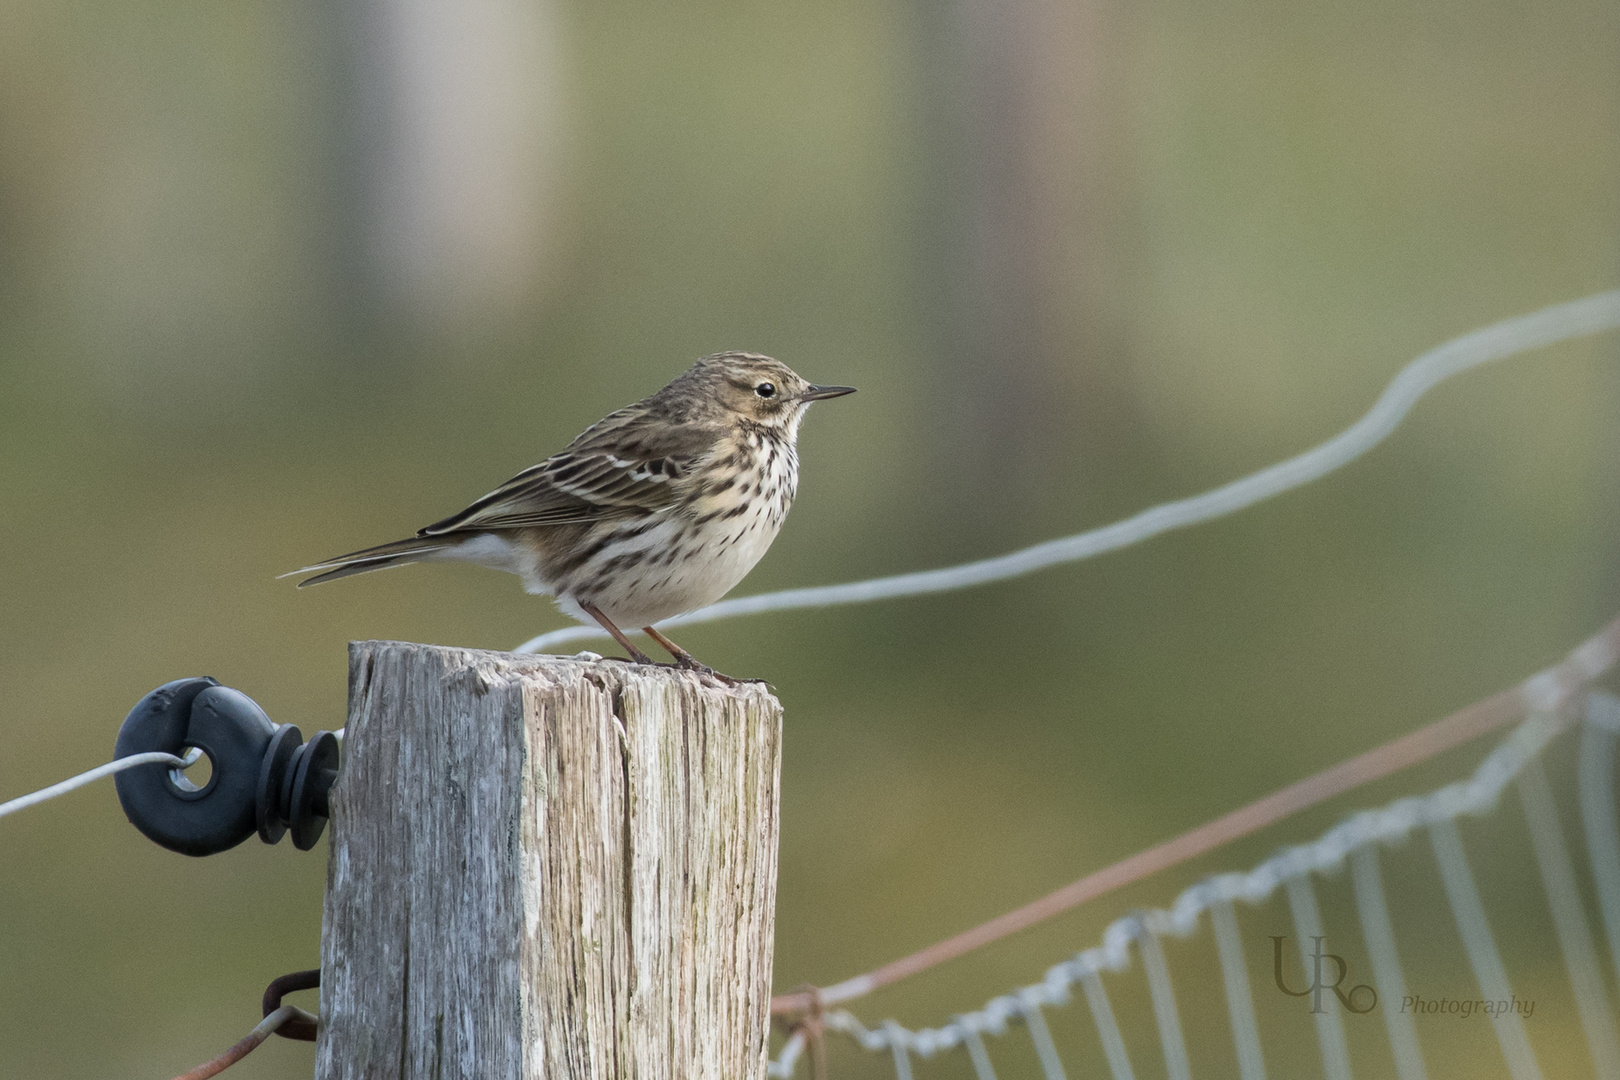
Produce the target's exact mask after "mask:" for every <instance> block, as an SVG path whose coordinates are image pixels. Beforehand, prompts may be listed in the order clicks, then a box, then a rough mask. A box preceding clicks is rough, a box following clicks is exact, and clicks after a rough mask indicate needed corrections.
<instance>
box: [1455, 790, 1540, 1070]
mask: <svg viewBox="0 0 1620 1080" xmlns="http://www.w3.org/2000/svg"><path fill="white" fill-rule="evenodd" d="M1429 839H1430V841H1432V842H1433V844H1434V856H1435V859H1436V860H1437V861H1438V862H1439V863H1440V880H1441V881H1442V882H1443V883H1444V885H1445V887H1446V899H1448V900H1450V901H1451V913H1452V915H1453V916H1455V917H1456V920H1457V932H1458V933H1460V934H1461V935H1462V940H1463V951H1464V952H1466V953H1467V954H1468V963H1469V966H1471V967H1472V968H1473V969H1474V979H1475V981H1477V982H1478V983H1479V992H1480V996H1481V997H1483V998H1484V999H1485V1000H1487V1001H1511V1000H1513V989H1512V987H1511V986H1509V984H1508V977H1507V969H1505V968H1504V967H1503V966H1502V954H1501V953H1500V952H1498V951H1497V948H1496V939H1495V938H1494V937H1492V936H1491V926H1490V923H1488V922H1486V921H1485V906H1484V905H1483V904H1482V903H1480V899H1479V888H1478V887H1477V886H1476V885H1475V884H1474V873H1473V871H1472V870H1470V869H1469V868H1468V857H1467V856H1466V855H1465V854H1463V846H1462V838H1461V837H1460V836H1458V835H1457V823H1456V822H1455V821H1453V820H1451V819H1450V818H1446V819H1444V820H1441V821H1431V822H1430V823H1429ZM1491 1025H1492V1026H1493V1027H1494V1028H1495V1029H1496V1041H1497V1042H1499V1043H1501V1045H1502V1057H1503V1058H1505V1059H1506V1060H1507V1067H1508V1072H1509V1073H1511V1074H1512V1076H1513V1080H1541V1066H1539V1065H1537V1064H1536V1055H1535V1052H1534V1051H1532V1050H1531V1049H1530V1038H1529V1036H1528V1035H1526V1034H1525V1030H1524V1023H1523V1021H1521V1020H1520V1019H1519V1015H1518V1014H1517V1013H1516V1012H1514V1011H1513V1010H1512V1009H1505V1010H1501V1011H1499V1012H1497V1013H1495V1014H1494V1015H1493V1016H1492V1017H1491Z"/></svg>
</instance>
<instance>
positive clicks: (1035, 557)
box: [517, 291, 1620, 652]
mask: <svg viewBox="0 0 1620 1080" xmlns="http://www.w3.org/2000/svg"><path fill="white" fill-rule="evenodd" d="M1617 327H1620V291H1616V292H1606V293H1598V294H1597V295H1595V296H1588V297H1585V298H1583V299H1580V300H1572V301H1570V302H1568V303H1564V304H1555V305H1553V306H1551V307H1545V308H1542V309H1541V310H1539V311H1533V312H1531V313H1530V314H1528V315H1520V316H1518V317H1517V318H1513V319H1508V320H1505V321H1503V322H1499V323H1496V324H1495V325H1492V326H1487V327H1485V328H1483V329H1480V330H1475V331H1473V332H1472V333H1469V334H1464V335H1463V336H1462V337H1459V338H1453V339H1452V340H1451V341H1448V342H1446V343H1445V344H1444V345H1440V346H1438V347H1436V348H1433V349H1430V350H1429V351H1428V352H1426V353H1424V354H1423V355H1422V356H1419V357H1418V358H1417V359H1416V360H1413V361H1412V362H1411V363H1409V364H1407V365H1406V367H1405V368H1403V369H1402V370H1401V371H1400V373H1399V374H1397V375H1396V376H1395V378H1394V379H1393V380H1391V381H1390V383H1389V385H1388V386H1386V387H1385V388H1384V392H1383V393H1382V394H1380V395H1379V397H1378V400H1377V402H1375V403H1374V404H1373V407H1372V408H1371V409H1369V410H1368V411H1367V413H1366V415H1364V416H1363V417H1362V418H1361V419H1360V420H1357V421H1356V422H1355V423H1354V424H1352V425H1350V427H1348V428H1346V429H1345V430H1344V431H1342V432H1340V433H1339V434H1338V435H1335V436H1334V437H1333V438H1331V439H1329V440H1328V441H1327V442H1324V443H1321V444H1320V445H1318V446H1316V447H1314V448H1312V449H1310V450H1307V451H1305V452H1304V453H1303V454H1300V455H1298V456H1297V457H1292V458H1289V459H1288V460H1286V461H1282V462H1278V463H1277V464H1275V465H1272V466H1270V467H1268V468H1265V469H1261V470H1260V471H1259V472H1257V473H1252V474H1250V475H1249V476H1246V477H1243V478H1242V479H1241V480H1234V481H1233V482H1232V483H1230V484H1226V485H1224V486H1222V487H1218V488H1215V489H1213V490H1211V491H1206V492H1204V493H1203V494H1201V495H1194V496H1192V497H1191V498H1187V499H1179V500H1177V501H1175V502H1168V503H1162V504H1160V505H1158V506H1155V507H1152V508H1150V509H1147V510H1144V511H1142V512H1141V513H1139V514H1137V515H1135V516H1134V517H1129V518H1126V519H1125V520H1124V521H1118V522H1115V523H1114V524H1112V525H1105V526H1103V527H1102V528H1099V529H1092V530H1090V531H1089V532H1083V533H1078V534H1075V535H1073V536H1065V537H1061V538H1059V539H1057V540H1048V541H1047V542H1045V543H1042V544H1036V545H1034V546H1033V547H1027V548H1024V549H1022V550H1020V551H1014V552H1009V553H1008V554H1006V555H1000V556H997V557H995V558H990V559H981V560H979V561H977V562H970V563H964V564H962V565H961V566H949V567H944V568H941V569H939V570H923V571H919V572H916V573H911V574H897V575H895V576H893V577H882V578H870V579H868V580H866V581H853V582H849V583H847V584H843V585H823V586H820V587H817V588H809V589H786V590H783V591H781V592H773V593H763V594H761V595H759V596H744V597H739V598H737V599H735V600H722V601H721V602H720V603H718V604H712V605H710V606H709V607H706V608H702V609H700V610H698V611H692V612H688V613H687V614H685V615H678V616H676V617H675V618H673V619H666V620H664V621H663V622H662V623H660V624H659V625H660V626H662V627H666V628H669V627H676V626H686V625H690V624H692V623H702V622H712V621H713V620H715V619H727V618H732V617H734V616H737V615H757V614H760V613H762V612H767V611H788V610H792V609H797V608H819V607H831V606H834V605H839V604H864V603H869V602H871V601H873V600H889V599H893V598H895V597H899V596H920V595H923V594H926V593H937V592H948V591H951V590H954V589H966V588H970V587H972V586H975V585H985V584H988V583H989V582H992V581H1004V580H1006V579H1007V578H1014V577H1021V576H1022V575H1024V574H1030V573H1034V572H1035V571H1037V570H1044V569H1045V568H1047V567H1049V566H1056V565H1058V564H1059V563H1068V562H1076V561H1078V560H1080V559H1088V558H1091V557H1092V556H1094V555H1101V554H1104V553H1105V552H1109V551H1117V550H1118V549H1120V548H1124V547H1129V546H1130V545H1132V544H1138V543H1141V542H1142V541H1143V540H1147V539H1149V538H1151V537H1154V536H1158V535H1159V534H1160V533H1163V532H1168V531H1170V530H1171V529H1180V528H1185V527H1187V526H1189V525H1196V524H1199V523H1200V522H1204V521H1210V520H1212V519H1214V518H1218V517H1222V516H1224V515H1226V514H1230V513H1233V512H1234V511H1237V510H1242V509H1244V508H1245V507H1249V506H1253V505H1254V504H1255V503H1257V502H1261V501H1262V500H1265V499H1269V498H1271V497H1273V496H1275V495H1280V494H1282V493H1283V492H1285V491H1289V490H1291V489H1293V488H1296V487H1299V486H1301V485H1302V484H1308V483H1310V482H1311V481H1312V480H1316V479H1318V478H1320V477H1322V476H1325V475H1327V474H1328V473H1330V472H1333V471H1334V470H1335V469H1339V468H1342V467H1343V466H1345V465H1347V464H1349V463H1350V462H1352V461H1354V460H1355V459H1356V458H1358V457H1360V456H1361V455H1362V454H1365V453H1366V452H1367V451H1368V450H1371V449H1372V448H1373V447H1375V446H1377V445H1378V444H1379V443H1380V442H1382V441H1383V440H1384V439H1385V438H1386V437H1387V436H1388V435H1389V433H1390V432H1392V431H1394V430H1395V428H1396V427H1398V426H1399V425H1400V423H1401V421H1402V420H1403V419H1405V418H1406V414H1407V413H1408V412H1410V411H1411V409H1412V406H1413V405H1415V404H1416V403H1417V401H1418V399H1419V398H1421V397H1422V396H1423V395H1424V394H1426V393H1428V392H1429V391H1430V390H1431V389H1433V388H1434V387H1435V386H1437V385H1438V384H1439V383H1441V382H1444V381H1445V380H1446V379H1449V378H1450V377H1451V376H1453V375H1456V374H1459V373H1461V372H1464V371H1467V370H1468V369H1469V368H1474V367H1478V366H1480V365H1481V364H1487V363H1490V362H1491V361H1494V360H1501V359H1505V358H1506V357H1509V356H1513V355H1515V354H1517V353H1522V352H1528V351H1529V350H1531V349H1538V348H1541V347H1543V346H1546V345H1551V344H1553V343H1555V342H1559V341H1567V340H1569V339H1570V338H1578V337H1586V336H1589V335H1591V334H1596V333H1601V332H1602V331H1605V330H1613V329H1615V328H1617ZM607 636H608V635H607V633H606V632H605V631H604V630H602V629H601V628H600V627H595V626H569V627H565V628H563V629H561V630H553V631H551V632H550V633H546V634H541V635H539V636H538V637H534V638H530V639H529V640H528V641H525V642H524V643H523V644H522V645H519V646H518V647H517V651H518V652H541V651H543V650H545V649H548V648H550V647H551V646H553V645H559V644H561V643H563V642H565V641H579V640H583V639H587V638H605V637H607Z"/></svg>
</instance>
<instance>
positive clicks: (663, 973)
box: [316, 641, 781, 1080]
mask: <svg viewBox="0 0 1620 1080" xmlns="http://www.w3.org/2000/svg"><path fill="white" fill-rule="evenodd" d="M349 665H350V666H349V717H348V727H347V731H346V733H345V736H344V750H343V769H342V773H341V776H340V778H339V781H338V784H337V786H336V788H334V790H333V794H332V839H331V866H330V869H329V871H328V880H327V891H326V909H325V918H324V926H323V931H322V944H321V974H322V984H321V1032H320V1042H319V1047H318V1051H317V1065H316V1077H317V1080H339V1078H343V1080H350V1078H353V1080H359V1078H361V1077H366V1078H382V1077H386V1078H387V1080H396V1078H402V1077H403V1078H407V1080H409V1078H421V1080H459V1078H468V1080H507V1078H510V1080H539V1078H542V1077H543V1078H545V1080H666V1078H667V1080H738V1078H763V1077H764V1075H765V1063H766V1036H767V1025H768V1023H769V1010H770V990H771V949H772V944H773V936H774V927H775V922H774V912H775V903H776V846H777V788H778V779H779V774H780V747H781V706H780V705H779V704H778V702H777V701H776V699H775V698H774V697H772V696H771V694H770V693H769V692H768V691H767V690H766V689H765V688H764V687H762V686H760V685H758V684H745V685H744V686H742V687H739V688H737V689H734V690H728V689H725V688H724V687H721V686H719V685H717V684H715V683H713V682H712V681H709V682H705V681H704V680H703V679H701V678H699V677H698V676H696V675H693V674H690V673H686V672H678V671H674V670H670V669H667V668H645V667H637V666H632V665H629V664H621V663H613V662H590V661H586V660H574V659H568V658H562V657H550V656H518V655H513V654H507V653H494V652H480V651H476V650H470V649H449V648H439V647H434V646H426V645H410V644H403V643H400V642H387V641H366V642H357V643H355V644H353V645H351V646H350V658H349Z"/></svg>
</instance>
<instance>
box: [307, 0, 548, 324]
mask: <svg viewBox="0 0 1620 1080" xmlns="http://www.w3.org/2000/svg"><path fill="white" fill-rule="evenodd" d="M337 17H338V18H339V19H341V20H342V21H343V26H342V28H341V33H340V38H341V40H342V41H343V46H342V53H343V55H342V56H341V57H340V58H339V59H338V67H339V71H340V72H341V73H342V74H341V79H342V80H343V83H344V85H343V86H342V87H341V88H340V95H341V97H342V98H343V99H344V100H345V101H346V103H347V105H346V108H345V109H344V115H343V117H342V120H341V123H340V125H339V131H338V143H339V145H338V148H337V152H336V158H337V161H338V170H339V172H340V178H339V186H340V188H341V189H342V190H343V191H344V192H345V196H344V198H343V200H342V202H343V205H342V208H341V210H340V217H341V219H342V227H341V228H340V229H339V230H338V232H339V235H338V236H337V237H335V242H336V243H337V244H338V245H339V246H340V247H341V248H342V251H341V252H340V253H339V259H340V262H341V264H342V265H343V266H344V267H345V268H346V277H347V280H348V286H349V293H350V296H349V299H350V301H351V302H352V305H353V306H354V307H355V309H356V310H357V312H358V313H359V314H360V316H361V321H362V323H366V324H369V328H375V327H377V326H379V325H382V326H386V325H389V324H393V323H404V324H405V325H406V326H408V327H409V328H410V329H413V330H420V329H432V330H457V329H466V328H467V327H469V326H471V325H474V324H478V323H480V322H483V321H486V320H491V319H493V320H495V321H497V322H499V321H501V320H502V319H503V318H505V319H510V318H513V317H515V316H516V315H518V314H520V313H521V310H522V309H523V308H524V307H525V306H526V305H527V304H529V303H530V302H532V299H533V295H534V291H535V289H536V287H537V285H538V282H539V278H540V271H541V268H542V256H543V243H544V240H545V238H546V226H547V225H548V222H547V220H546V218H547V214H546V210H547V196H548V195H549V193H550V189H551V187H552V183H553V179H554V175H555V172H556V169H555V166H554V164H553V161H552V159H553V157H554V152H555V148H556V142H557V127H558V116H557V113H558V101H557V99H558V87H557V54H558V51H559V50H557V48H556V47H555V42H554V41H553V39H552V36H553V12H552V11H551V5H550V4H549V2H548V0H460V2H454V3H453V2H449V0H349V2H348V3H346V4H344V5H343V6H342V7H341V9H340V13H339V14H338V16H337Z"/></svg>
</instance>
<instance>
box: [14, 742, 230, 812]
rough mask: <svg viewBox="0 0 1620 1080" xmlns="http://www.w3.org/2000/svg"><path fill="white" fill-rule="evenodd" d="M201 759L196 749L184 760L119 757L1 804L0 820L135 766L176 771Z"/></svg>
mask: <svg viewBox="0 0 1620 1080" xmlns="http://www.w3.org/2000/svg"><path fill="white" fill-rule="evenodd" d="M201 756H202V751H201V750H198V749H197V748H196V747H192V748H191V749H190V750H188V751H186V756H185V757H175V756H174V755H173V754H165V753H163V752H162V751H156V750H154V751H152V752H150V753H145V754H131V755H129V757H122V758H119V759H118V760H117V761H109V762H108V763H107V764H105V765H98V766H96V767H95V768H94V769H91V770H90V771H89V772H82V773H80V774H79V775H78V776H71V777H69V778H68V779H66V780H63V781H62V782H61V783H59V784H52V785H51V786H50V787H48V788H43V789H41V790H39V791H36V792H33V793H32V794H29V795H20V796H18V797H17V798H15V799H12V800H11V801H10V802H3V803H0V817H5V816H6V815H7V814H14V813H16V812H17V811H18V810H26V809H28V807H30V806H38V805H39V804H40V803H42V802H45V801H47V800H49V799H54V798H56V797H57V796H58V795H66V794H67V793H68V792H70V791H72V790H73V789H74V788H81V787H83V786H84V785H86V784H89V783H92V782H94V781H96V780H100V779H102V778H103V777H107V776H111V775H113V774H114V773H120V772H123V771H124V770H125V769H133V768H134V767H135V766H137V765H151V764H154V763H162V764H166V765H170V766H172V767H174V768H176V769H186V768H189V767H191V766H192V765H194V764H196V762H197V759H198V758H199V757H201Z"/></svg>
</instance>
